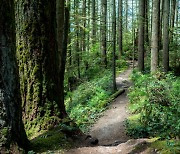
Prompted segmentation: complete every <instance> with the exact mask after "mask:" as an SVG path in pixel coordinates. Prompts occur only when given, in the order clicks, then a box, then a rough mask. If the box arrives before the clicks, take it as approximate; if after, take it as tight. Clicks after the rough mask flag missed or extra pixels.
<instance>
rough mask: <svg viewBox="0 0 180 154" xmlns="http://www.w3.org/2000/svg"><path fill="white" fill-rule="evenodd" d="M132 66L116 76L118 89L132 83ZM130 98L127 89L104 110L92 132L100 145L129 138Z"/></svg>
mask: <svg viewBox="0 0 180 154" xmlns="http://www.w3.org/2000/svg"><path fill="white" fill-rule="evenodd" d="M131 72H132V68H131V67H129V68H128V70H126V71H125V72H123V73H121V74H120V75H119V76H118V77H117V78H116V83H117V87H118V89H122V88H125V89H126V90H127V88H128V87H129V85H130V81H129V75H130V74H131ZM127 104H128V98H127V94H126V91H125V93H123V94H122V95H120V96H119V97H117V98H116V99H115V100H114V101H113V102H112V103H111V104H110V106H109V109H108V110H106V111H105V112H104V115H103V116H102V117H101V118H100V119H99V120H98V121H97V122H96V124H95V125H94V126H93V127H92V129H91V131H90V134H91V135H92V136H93V137H96V138H98V140H99V145H109V144H117V143H119V144H120V143H124V142H126V141H128V140H129V137H128V136H126V133H125V126H124V121H125V119H126V118H127V117H128V111H127Z"/></svg>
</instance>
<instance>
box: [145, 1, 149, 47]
mask: <svg viewBox="0 0 180 154" xmlns="http://www.w3.org/2000/svg"><path fill="white" fill-rule="evenodd" d="M148 14H149V0H146V1H145V41H146V43H147V45H149V28H148V25H149V22H148V21H149V19H148Z"/></svg>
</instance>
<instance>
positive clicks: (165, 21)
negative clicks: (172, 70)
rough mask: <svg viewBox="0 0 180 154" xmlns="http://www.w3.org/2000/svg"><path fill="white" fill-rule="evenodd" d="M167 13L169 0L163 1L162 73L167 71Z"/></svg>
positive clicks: (168, 11)
mask: <svg viewBox="0 0 180 154" xmlns="http://www.w3.org/2000/svg"><path fill="white" fill-rule="evenodd" d="M169 13H170V0H164V13H163V69H164V72H168V70H169Z"/></svg>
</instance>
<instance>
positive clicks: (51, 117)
mask: <svg viewBox="0 0 180 154" xmlns="http://www.w3.org/2000/svg"><path fill="white" fill-rule="evenodd" d="M57 8H58V10H57V12H56V0H51V1H48V0H38V1H37V0H31V1H29V0H22V1H17V5H16V14H17V15H16V21H17V46H18V48H17V55H18V60H19V67H20V70H19V73H20V82H21V94H22V101H23V104H22V106H23V120H24V122H25V124H26V125H25V126H26V129H27V130H29V129H33V128H35V127H36V128H39V130H42V129H48V128H49V127H53V126H54V125H56V124H57V123H59V121H60V120H61V119H60V118H63V117H64V116H66V111H65V106H64V96H63V94H64V91H63V89H64V88H63V78H64V74H63V73H64V59H63V58H64V57H62V56H64V51H63V39H64V37H63V36H64V30H63V29H64V1H63V0H61V1H59V4H57ZM56 13H57V15H58V18H57V27H58V28H57V35H56V29H55V27H56ZM56 36H57V37H58V41H57V40H56ZM57 42H58V44H57ZM57 47H58V49H57Z"/></svg>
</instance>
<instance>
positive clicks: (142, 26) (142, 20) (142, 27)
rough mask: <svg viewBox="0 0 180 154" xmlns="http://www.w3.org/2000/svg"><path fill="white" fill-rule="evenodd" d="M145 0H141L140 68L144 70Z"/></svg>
mask: <svg viewBox="0 0 180 154" xmlns="http://www.w3.org/2000/svg"><path fill="white" fill-rule="evenodd" d="M144 26H145V0H140V1H139V37H138V68H139V70H140V71H144Z"/></svg>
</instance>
